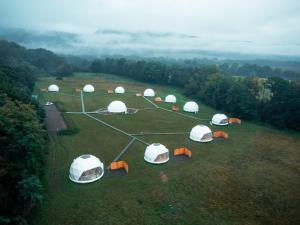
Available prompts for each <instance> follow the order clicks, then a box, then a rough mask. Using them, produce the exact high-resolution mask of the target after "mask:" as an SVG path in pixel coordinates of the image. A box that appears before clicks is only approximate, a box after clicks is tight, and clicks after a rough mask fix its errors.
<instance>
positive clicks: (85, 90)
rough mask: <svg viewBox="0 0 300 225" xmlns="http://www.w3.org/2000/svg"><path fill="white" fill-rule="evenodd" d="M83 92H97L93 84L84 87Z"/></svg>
mask: <svg viewBox="0 0 300 225" xmlns="http://www.w3.org/2000/svg"><path fill="white" fill-rule="evenodd" d="M83 91H84V92H94V91H95V88H94V86H93V85H91V84H87V85H85V86H84V87H83Z"/></svg>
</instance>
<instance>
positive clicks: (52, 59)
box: [0, 40, 70, 75]
mask: <svg viewBox="0 0 300 225" xmlns="http://www.w3.org/2000/svg"><path fill="white" fill-rule="evenodd" d="M0 65H5V66H10V67H20V66H27V67H32V69H33V70H36V71H39V72H41V73H43V72H45V73H50V74H56V75H57V74H60V73H61V71H63V70H65V71H64V72H66V73H70V71H69V70H68V71H67V70H66V68H68V69H70V65H69V64H68V63H67V61H66V60H65V59H64V58H63V57H61V56H58V55H56V54H54V53H53V52H51V51H48V50H45V49H41V48H40V49H26V48H24V47H22V46H20V45H18V44H16V43H14V42H8V41H6V40H0Z"/></svg>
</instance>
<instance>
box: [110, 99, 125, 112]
mask: <svg viewBox="0 0 300 225" xmlns="http://www.w3.org/2000/svg"><path fill="white" fill-rule="evenodd" d="M107 111H108V112H111V113H126V112H127V107H126V105H125V103H124V102H122V101H112V102H111V103H110V104H109V105H108V107H107Z"/></svg>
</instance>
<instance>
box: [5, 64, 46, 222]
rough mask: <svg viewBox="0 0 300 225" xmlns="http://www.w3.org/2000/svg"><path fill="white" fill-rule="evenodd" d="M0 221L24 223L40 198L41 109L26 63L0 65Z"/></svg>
mask: <svg viewBox="0 0 300 225" xmlns="http://www.w3.org/2000/svg"><path fill="white" fill-rule="evenodd" d="M0 77H1V79H0V224H27V221H26V217H27V215H28V214H29V212H30V210H31V209H32V207H34V206H35V205H36V204H37V203H38V202H40V201H41V200H42V198H43V195H42V190H43V187H42V184H41V176H42V173H43V155H44V153H45V145H46V140H47V139H46V132H45V129H44V128H43V118H44V112H43V110H42V109H41V108H40V107H39V105H38V103H37V102H35V101H33V100H32V99H31V93H32V90H33V87H34V83H35V80H36V76H35V74H34V71H32V70H31V69H30V68H29V67H24V66H22V67H15V68H12V67H8V66H0Z"/></svg>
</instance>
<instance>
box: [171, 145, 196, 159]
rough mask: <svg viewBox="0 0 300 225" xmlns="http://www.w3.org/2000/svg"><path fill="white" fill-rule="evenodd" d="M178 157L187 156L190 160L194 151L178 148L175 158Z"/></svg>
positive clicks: (175, 151)
mask: <svg viewBox="0 0 300 225" xmlns="http://www.w3.org/2000/svg"><path fill="white" fill-rule="evenodd" d="M177 155H186V156H188V157H189V158H191V157H192V151H191V150H189V149H187V148H186V147H181V148H176V149H174V156H177Z"/></svg>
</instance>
